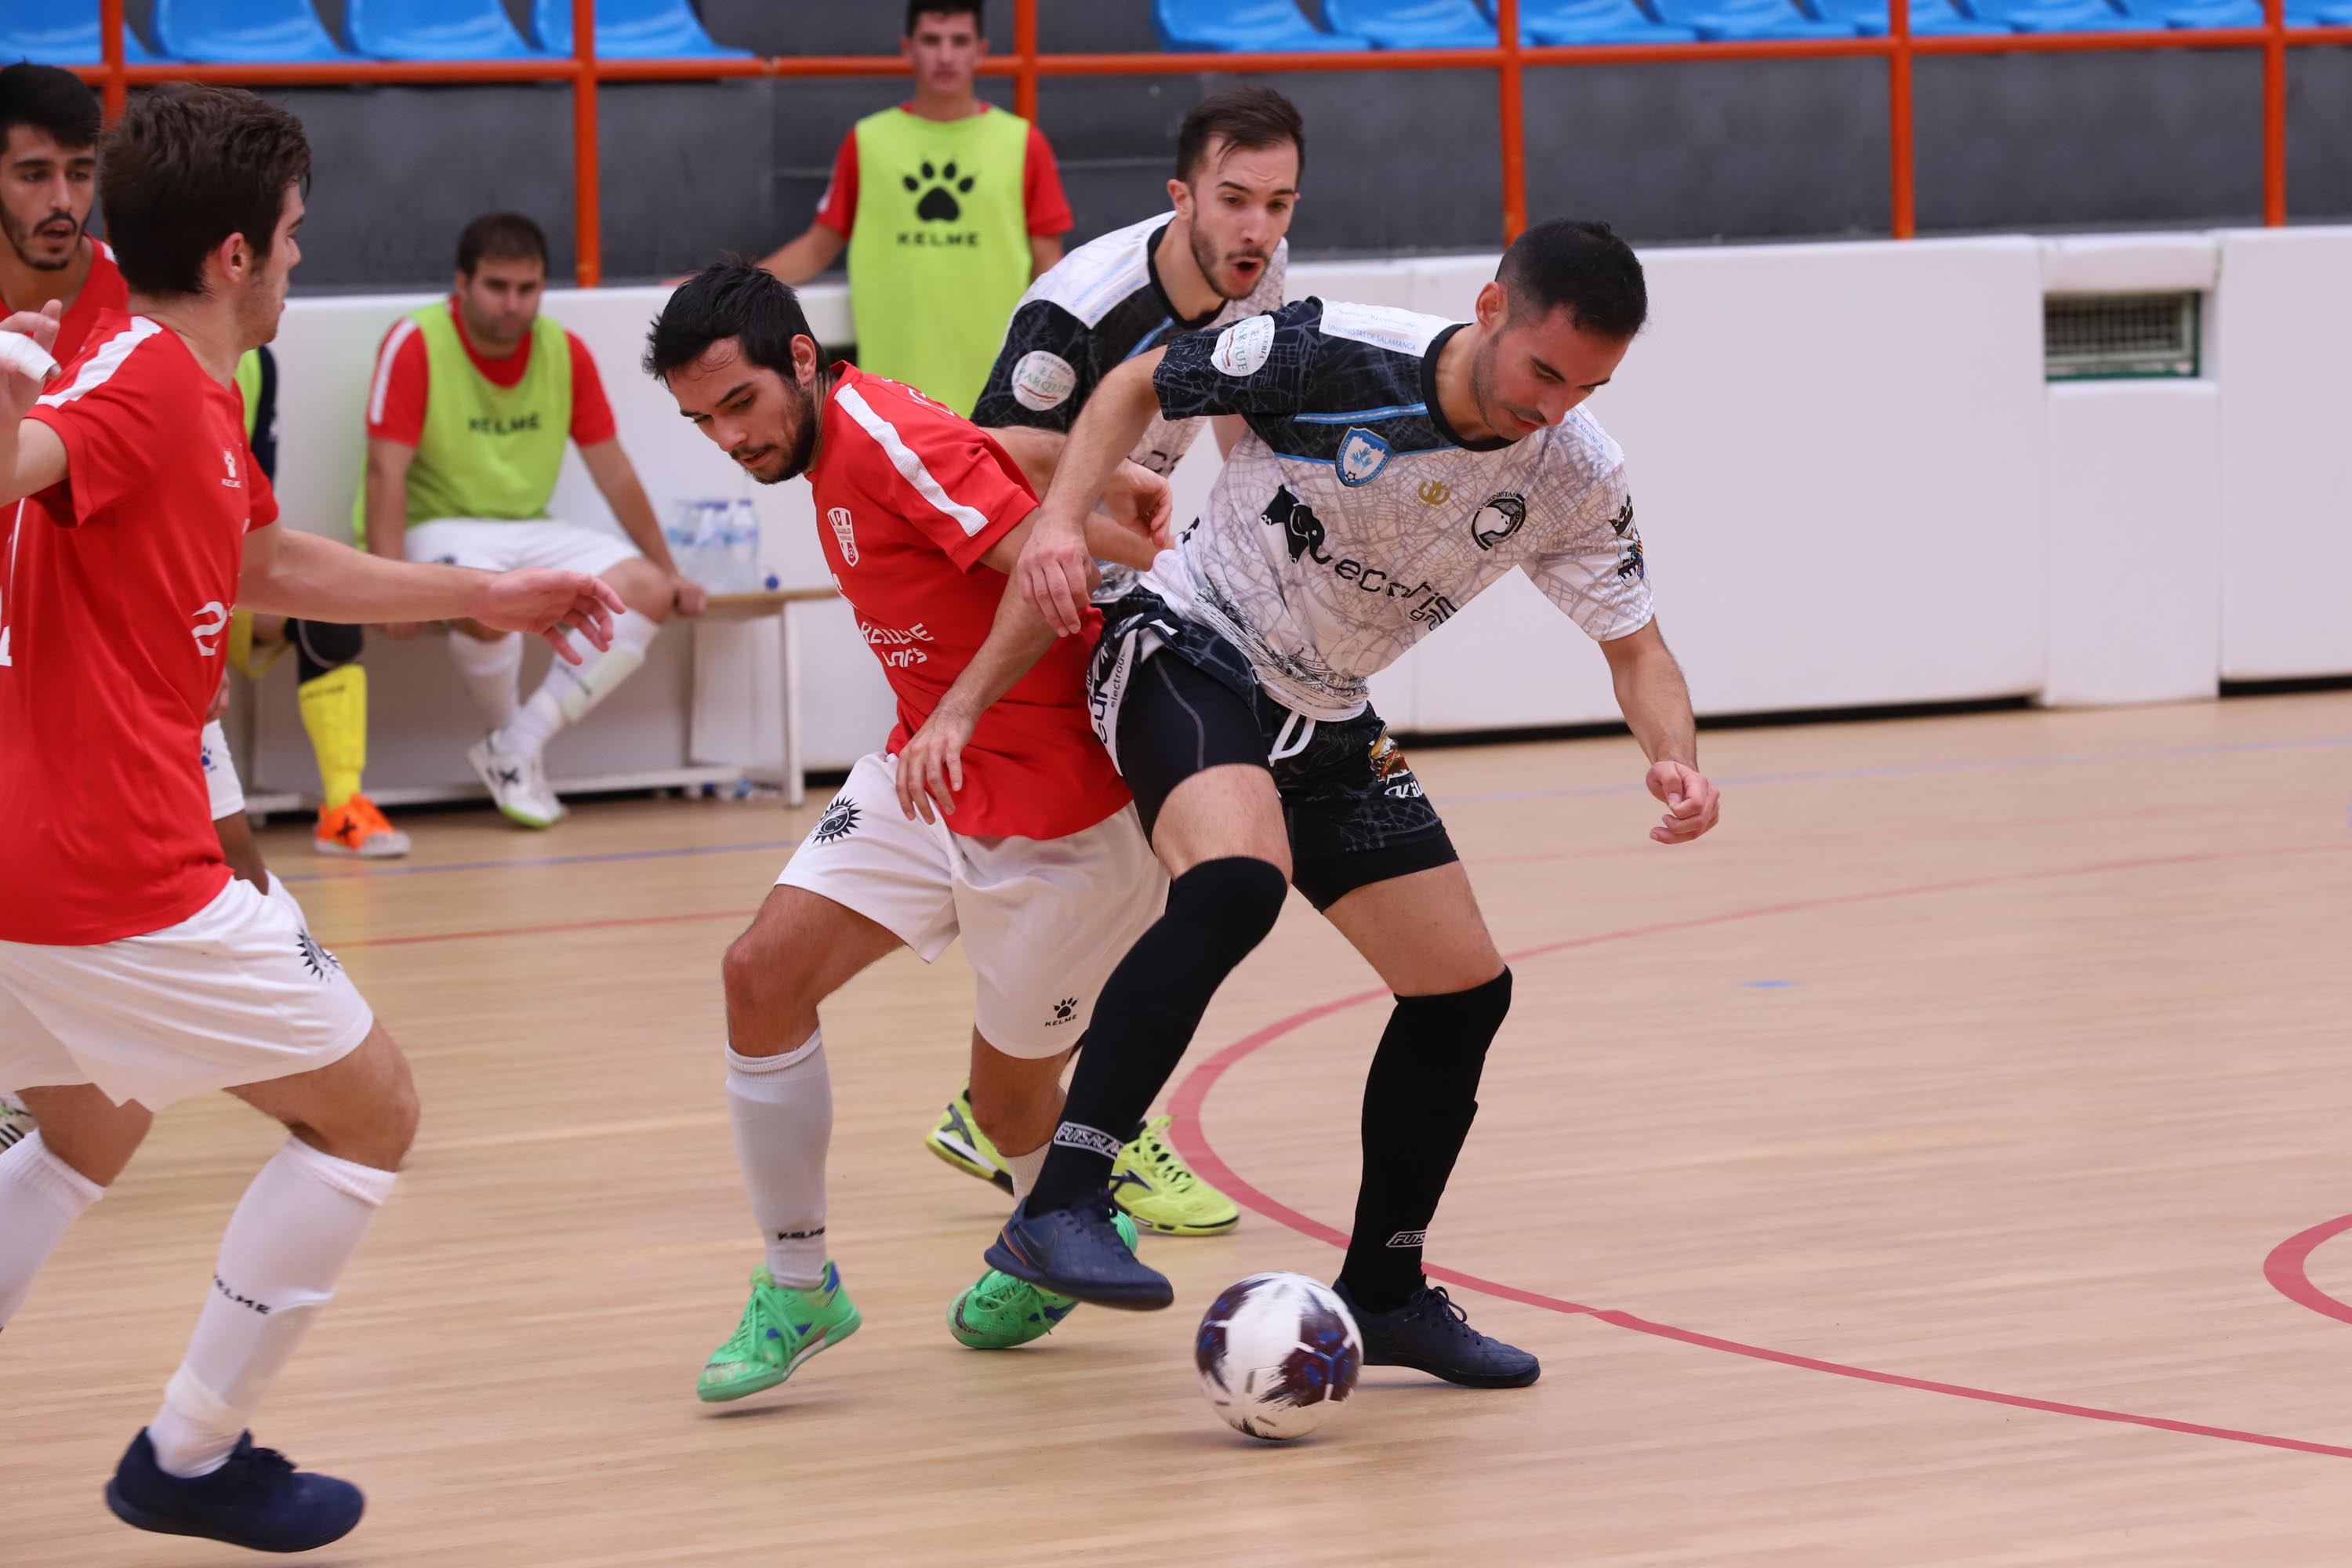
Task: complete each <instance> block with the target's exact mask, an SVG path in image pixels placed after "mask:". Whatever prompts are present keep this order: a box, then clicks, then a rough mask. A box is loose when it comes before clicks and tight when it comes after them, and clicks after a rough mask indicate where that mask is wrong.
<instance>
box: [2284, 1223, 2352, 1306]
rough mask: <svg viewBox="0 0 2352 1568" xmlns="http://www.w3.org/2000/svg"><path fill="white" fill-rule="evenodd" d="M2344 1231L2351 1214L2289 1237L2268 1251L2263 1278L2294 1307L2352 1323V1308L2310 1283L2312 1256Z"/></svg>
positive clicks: (2349, 1226)
mask: <svg viewBox="0 0 2352 1568" xmlns="http://www.w3.org/2000/svg"><path fill="white" fill-rule="evenodd" d="M2347 1230H2352V1214H2347V1215H2344V1216H2343V1217H2341V1218H2340V1219H2331V1220H2329V1221H2328V1222H2327V1223H2326V1224H2325V1225H2315V1226H2312V1227H2311V1228H2310V1229H2309V1230H2305V1231H2298V1232H2296V1233H2295V1234H2294V1235H2293V1236H2290V1237H2287V1238H2286V1239H2285V1240H2284V1241H2282V1242H2280V1243H2279V1244H2278V1245H2277V1246H2276V1247H2273V1248H2271V1255H2270V1256H2269V1257H2268V1258H2263V1279H2267V1280H2269V1281H2270V1282H2271V1285H2272V1288H2273V1289H2276V1290H2277V1291H2278V1293H2279V1294H2280V1295H2282V1296H2284V1297H2285V1298H2286V1299H2287V1300H2290V1301H2292V1302H2294V1304H2295V1305H2296V1306H2298V1307H2308V1308H2310V1309H2311V1310H2313V1311H2315V1312H2317V1313H2319V1314H2320V1315H2321V1316H2322V1317H2327V1318H2334V1319H2336V1321H2339V1322H2346V1323H2352V1307H2347V1306H2346V1305H2345V1304H2344V1303H2343V1302H2341V1301H2339V1300H2336V1298H2335V1297H2333V1296H2331V1295H2329V1294H2328V1293H2327V1292H2326V1291H2325V1290H2322V1289H2320V1288H2319V1287H2318V1286H2316V1285H2315V1284H2313V1283H2312V1282H2311V1255H2312V1254H2313V1253H2314V1252H2315V1251H2316V1250H2318V1248H2319V1245H2320V1244H2321V1243H2322V1242H2325V1241H2327V1240H2330V1239H2332V1238H2333V1237H2338V1236H2341V1235H2342V1234H2344V1232H2346V1231H2347Z"/></svg>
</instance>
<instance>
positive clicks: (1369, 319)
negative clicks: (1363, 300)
mask: <svg viewBox="0 0 2352 1568" xmlns="http://www.w3.org/2000/svg"><path fill="white" fill-rule="evenodd" d="M1450 325H1452V323H1451V322H1449V321H1446V320H1445V319H1444V317H1442V316H1424V315H1422V314H1420V313H1418V312H1416V311H1412V310H1396V309H1394V308H1393V307H1391V306H1388V305H1346V304H1328V305H1326V306H1324V307H1323V321H1322V327H1323V335H1324V336H1325V337H1327V338H1349V339H1352V340H1354V341H1355V342H1360V343H1370V345H1371V346H1372V347H1374V348H1376V349H1386V350H1388V351H1389V352H1390V353H1401V354H1418V353H1426V352H1428V349H1429V344H1430V341H1431V340H1432V339H1433V338H1435V337H1436V336H1437V334H1438V333H1440V332H1442V331H1444V330H1445V329H1446V328H1447V327H1448V326H1450Z"/></svg>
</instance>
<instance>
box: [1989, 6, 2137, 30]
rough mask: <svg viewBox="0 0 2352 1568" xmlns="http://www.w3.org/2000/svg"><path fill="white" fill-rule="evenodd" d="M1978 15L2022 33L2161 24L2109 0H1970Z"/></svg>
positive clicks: (2130, 27)
mask: <svg viewBox="0 0 2352 1568" xmlns="http://www.w3.org/2000/svg"><path fill="white" fill-rule="evenodd" d="M1971 4H1972V5H1973V7H1974V9H1975V11H1976V14H1977V15H1978V16H1981V17H1983V18H1984V19H1985V20H1986V21H1988V22H2000V23H2003V24H2005V25H2007V26H2010V27H2012V28H2014V29H2016V30H2017V31H2018V32H2021V33H2107V32H2144V31H2146V30H2147V29H2148V28H2151V27H2161V26H2164V24H2163V23H2161V22H2159V21H2158V20H2156V18H2154V17H2153V16H2134V15H2132V14H2131V13H2130V12H2128V11H2126V10H2124V9H2123V8H2122V7H2121V6H2120V5H2114V4H2111V3H2110V0H1971Z"/></svg>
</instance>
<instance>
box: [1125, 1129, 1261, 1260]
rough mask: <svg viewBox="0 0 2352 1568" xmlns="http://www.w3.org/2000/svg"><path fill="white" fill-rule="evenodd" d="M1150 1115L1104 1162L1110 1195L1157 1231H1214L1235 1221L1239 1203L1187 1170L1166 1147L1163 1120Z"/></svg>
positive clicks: (1212, 1233) (1185, 1233)
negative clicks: (1113, 1159) (1114, 1157)
mask: <svg viewBox="0 0 2352 1568" xmlns="http://www.w3.org/2000/svg"><path fill="white" fill-rule="evenodd" d="M1174 1120H1175V1118H1173V1117H1170V1116H1156V1117H1154V1118H1152V1119H1151V1120H1150V1121H1147V1122H1145V1123H1144V1124H1143V1131H1140V1132H1139V1133H1137V1134H1136V1135H1135V1139H1134V1142H1130V1143H1129V1144H1128V1146H1127V1147H1126V1148H1124V1149H1121V1150H1120V1151H1119V1152H1118V1160H1117V1161H1116V1162H1114V1163H1112V1165H1111V1168H1110V1196H1111V1201H1112V1202H1113V1203H1115V1204H1117V1205H1118V1206H1119V1207H1120V1208H1122V1209H1124V1210H1126V1211H1127V1212H1128V1213H1129V1215H1133V1216H1134V1218H1135V1223H1136V1224H1138V1225H1139V1226H1142V1227H1143V1228H1144V1229H1146V1230H1149V1231H1154V1232H1157V1233H1158V1234H1160V1235H1161V1236H1218V1235H1222V1234H1223V1233H1224V1232H1225V1231H1229V1230H1231V1229H1233V1228H1234V1226H1236V1225H1239V1224H1240V1223H1241V1218H1242V1211H1241V1207H1240V1205H1237V1204H1235V1203H1234V1200H1233V1199H1231V1198H1229V1197H1227V1196H1225V1194H1223V1193H1221V1192H1219V1191H1217V1189H1216V1188H1214V1187H1213V1186H1211V1185H1209V1184H1208V1183H1206V1182H1204V1181H1202V1179H1201V1178H1200V1177H1198V1176H1196V1175H1194V1174H1193V1173H1192V1166H1190V1165H1187V1164H1186V1163H1184V1162H1183V1160H1182V1159H1181V1157H1180V1156H1179V1155H1178V1154H1177V1152H1176V1151H1175V1150H1174V1149H1173V1148H1171V1147H1170V1145H1169V1142H1168V1139H1167V1132H1168V1124H1169V1123H1170V1122H1171V1121H1174Z"/></svg>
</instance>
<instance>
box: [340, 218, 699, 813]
mask: <svg viewBox="0 0 2352 1568" xmlns="http://www.w3.org/2000/svg"><path fill="white" fill-rule="evenodd" d="M546 286H547V237H546V236H545V235H544V234H542V233H541V232H540V227H539V226H538V225H537V224H535V223H533V222H531V221H530V219H529V218H527V217H523V216H520V215H519V214H516V213H490V214H488V215H486V216H482V217H478V218H476V219H475V220H474V221H473V222H472V223H470V224H468V225H467V226H466V232H465V233H464V234H463V235H462V236H460V237H459V238H458V240H457V282H456V285H455V287H454V288H453V289H452V290H451V293H450V296H449V298H448V299H446V300H442V301H440V302H438V303H436V304H432V305H427V306H425V308H424V309H422V310H414V311H411V312H410V313H409V314H408V315H406V316H404V317H403V318H402V319H401V320H400V321H397V322H395V323H394V326H393V329H392V331H389V332H387V333H385V334H384V339H383V347H382V348H381V349H380V350H379V351H378V352H377V355H376V366H375V375H374V378H373V381H372V382H371V383H370V384H369V390H368V406H367V431H368V457H367V479H366V482H365V484H364V485H363V486H362V489H361V492H360V500H359V502H358V506H357V509H356V510H355V512H354V515H353V519H352V527H353V529H354V531H356V532H357V534H358V536H359V538H360V541H361V542H362V543H363V544H364V545H365V546H366V547H367V548H368V549H370V550H372V551H373V552H375V553H376V554H378V555H381V556H383V557H385V558H386V559H387V560H393V561H398V560H402V559H404V558H405V559H407V560H410V561H436V562H439V563H443V564H445V565H455V566H472V567H476V568H478V569H481V570H484V571H490V572H502V571H511V570H513V569H514V568H516V567H519V566H551V567H561V568H562V569H564V570H566V571H572V572H588V573H593V574H595V575H596V576H598V577H601V578H603V579H604V581H605V582H606V583H607V584H611V586H612V588H613V591H614V593H616V594H618V595H621V600H622V602H623V603H624V604H625V605H628V607H629V608H628V613H627V614H626V615H625V616H622V617H621V620H620V625H619V626H617V627H615V628H614V634H613V647H612V648H611V649H610V650H609V651H607V652H606V653H604V655H602V656H601V657H599V658H593V659H590V660H588V661H586V662H585V663H584V664H583V665H582V666H581V667H580V668H577V669H575V668H572V666H571V665H569V664H567V663H563V662H560V661H559V662H558V663H556V664H555V665H553V666H552V667H551V668H549V670H548V672H547V679H545V680H544V681H542V682H541V685H540V688H539V689H538V690H537V691H535V692H533V693H532V694H531V697H530V700H529V701H528V702H524V703H522V704H520V707H518V706H517V702H516V699H517V697H518V695H519V692H518V688H517V680H518V678H519V677H520V673H521V670H522V639H521V638H520V637H512V636H509V635H508V634H506V633H504V632H500V631H498V630H495V629H493V628H490V627H487V626H478V625H474V624H471V623H468V622H466V621H459V622H457V624H455V625H453V626H451V627H450V628H449V631H450V635H449V655H450V657H451V658H453V659H455V660H456V661H457V668H458V671H459V673H460V674H462V675H463V676H464V677H465V681H466V689H467V690H468V691H470V692H472V693H473V696H474V700H475V702H476V703H477V704H478V705H479V707H480V708H481V710H482V714H483V717H484V718H485V719H486V720H488V723H489V726H490V729H489V733H488V735H487V736H485V737H484V738H483V739H482V740H481V741H480V742H478V743H477V744H476V745H474V746H473V747H472V748H471V749H470V750H468V751H467V753H466V761H467V763H469V764H470V765H471V766H472V768H473V770H474V772H475V773H476V775H477V776H478V777H479V778H480V779H481V781H482V784H483V787H484V788H486V789H488V791H489V792H490V798H491V799H492V800H493V801H495V802H496V803H497V804H498V808H499V810H500V811H502V812H504V813H506V814H507V816H509V817H511V818H512V819H513V820H515V821H517V822H520V823H521V824H522V825H523V826H526V827H551V826H554V825H555V823H556V822H557V820H558V819H560V818H561V817H562V815H563V803H562V801H560V800H558V799H557V798H556V795H555V792H554V791H553V790H552V789H551V788H549V787H548V783H547V772H546V768H545V766H544V764H543V763H542V762H541V754H542V753H543V752H545V750H546V747H547V743H548V742H549V741H551V740H552V739H553V738H554V737H555V736H556V734H557V733H558V732H559V731H562V729H564V727H565V726H567V725H571V724H576V723H578V722H579V721H581V720H582V719H584V718H586V717H587V715H588V710H590V709H592V708H593V707H595V706H596V704H597V703H599V702H601V701H603V700H604V698H605V697H606V696H608V695H609V694H610V693H611V692H612V690H613V689H614V687H616V686H618V685H619V684H620V683H621V682H622V681H624V680H625V679H628V678H629V677H630V676H631V675H632V674H634V673H635V671H636V669H637V668H638V667H639V666H640V665H642V664H644V663H645V661H646V650H647V649H648V648H650V647H652V646H653V640H654V635H655V634H656V632H658V631H659V630H660V629H661V626H662V623H663V622H664V621H665V620H667V619H668V617H669V613H670V611H672V610H673V609H675V610H677V611H678V612H679V613H680V614H682V615H688V616H695V615H699V614H701V613H702V606H703V604H704V602H705V598H706V595H704V593H703V591H702V589H701V588H700V587H698V585H697V584H694V583H691V582H689V581H688V580H687V579H686V578H684V577H681V576H679V575H678V572H677V563H676V562H674V561H673V560H671V559H670V553H669V544H668V542H667V541H666V540H665V539H663V537H662V531H661V524H660V522H659V521H658V520H656V518H655V516H654V509H653V503H652V502H651V501H649V500H646V491H645V487H644V486H643V485H641V484H639V483H638V482H637V474H636V470H635V468H632V467H631V466H630V464H629V456H628V454H627V453H626V452H624V451H623V450H621V442H620V437H619V433H618V429H617V427H616V426H615V425H614V420H613V410H612V406H611V405H609V404H607V403H606V402H605V401H604V383H603V382H602V381H601V380H600V379H599V378H598V376H597V374H596V362H595V361H594V360H593V358H591V357H590V356H589V353H588V346H587V345H586V344H585V343H583V342H581V341H580V340H579V339H578V338H576V337H574V336H572V334H571V333H570V332H568V331H564V330H563V328H562V325H561V324H560V323H558V322H557V321H554V320H553V319H552V318H551V317H548V316H545V315H542V314H541V312H540V301H541V297H542V296H543V294H544V292H545V289H546ZM567 438H569V439H570V440H571V441H572V442H573V443H574V444H576V445H577V446H578V447H579V448H580V460H581V462H582V463H583V464H584V465H586V467H587V469H588V475H589V478H591V479H593V480H595V481H596V489H597V491H598V493H599V494H601V495H602V496H603V497H604V504H605V505H606V506H608V507H610V508H612V510H613V516H614V520H615V521H618V522H619V523H620V525H621V529H622V531H624V532H625V533H626V534H627V535H628V536H629V537H628V539H627V540H625V541H624V540H619V539H615V538H614V537H613V536H612V535H611V534H610V533H607V532H604V531H601V530H597V529H593V528H583V527H580V526H579V525H577V524H575V523H568V522H558V521H551V520H550V519H549V517H548V515H547V503H548V501H549V500H551V498H552V497H553V496H554V494H555V481H556V478H557V475H558V474H559V473H560V472H561V471H562V467H563V443H564V441H565V440H566V439H567ZM633 545H634V548H632V546H633ZM383 629H384V630H385V631H386V632H387V633H389V634H390V635H392V636H394V637H413V636H415V633H416V632H417V630H418V629H419V628H418V627H417V626H415V625H414V624H402V625H397V626H386V627H384V628H383Z"/></svg>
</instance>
